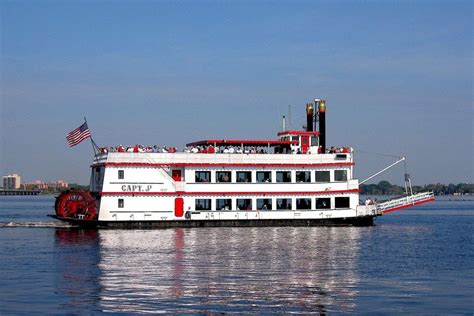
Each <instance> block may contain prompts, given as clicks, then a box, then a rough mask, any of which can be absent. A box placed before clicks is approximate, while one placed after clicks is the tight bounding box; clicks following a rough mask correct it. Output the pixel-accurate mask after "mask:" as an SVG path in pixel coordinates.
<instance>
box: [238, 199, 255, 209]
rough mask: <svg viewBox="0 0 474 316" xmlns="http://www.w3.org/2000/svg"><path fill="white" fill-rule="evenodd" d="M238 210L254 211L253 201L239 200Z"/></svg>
mask: <svg viewBox="0 0 474 316" xmlns="http://www.w3.org/2000/svg"><path fill="white" fill-rule="evenodd" d="M237 209H238V210H247V211H249V210H251V209H252V199H237Z"/></svg>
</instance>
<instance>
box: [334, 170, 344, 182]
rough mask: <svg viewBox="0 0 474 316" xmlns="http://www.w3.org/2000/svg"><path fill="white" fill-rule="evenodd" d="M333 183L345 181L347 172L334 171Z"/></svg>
mask: <svg viewBox="0 0 474 316" xmlns="http://www.w3.org/2000/svg"><path fill="white" fill-rule="evenodd" d="M334 181H347V170H335V171H334Z"/></svg>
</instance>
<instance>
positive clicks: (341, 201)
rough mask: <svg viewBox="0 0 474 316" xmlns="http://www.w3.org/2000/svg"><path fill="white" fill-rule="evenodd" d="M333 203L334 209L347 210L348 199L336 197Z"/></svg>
mask: <svg viewBox="0 0 474 316" xmlns="http://www.w3.org/2000/svg"><path fill="white" fill-rule="evenodd" d="M334 202H335V203H334V204H335V207H336V208H349V198H348V197H337V198H335V201H334Z"/></svg>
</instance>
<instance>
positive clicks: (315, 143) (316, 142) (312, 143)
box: [311, 136, 319, 146]
mask: <svg viewBox="0 0 474 316" xmlns="http://www.w3.org/2000/svg"><path fill="white" fill-rule="evenodd" d="M311 146H319V144H318V138H317V137H316V136H313V137H311Z"/></svg>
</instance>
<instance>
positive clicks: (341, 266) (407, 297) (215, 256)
mask: <svg viewBox="0 0 474 316" xmlns="http://www.w3.org/2000/svg"><path fill="white" fill-rule="evenodd" d="M53 204H54V198H52V197H0V263H1V268H0V314H1V315H4V314H5V315H8V314H28V315H29V314H35V313H36V314H66V313H68V314H84V313H85V314H95V313H97V314H99V313H123V314H130V313H188V314H189V313H202V314H217V313H237V314H242V313H251V314H255V313H281V314H291V313H294V314H310V313H315V314H318V313H326V314H347V313H357V314H400V313H410V314H415V313H416V314H427V315H432V314H470V315H472V313H473V312H474V303H473V301H474V261H473V260H474V259H473V257H474V246H473V229H474V201H448V200H438V201H436V202H435V203H431V204H425V205H423V206H418V207H416V208H412V209H409V210H405V211H401V212H396V213H392V214H390V215H386V216H383V217H381V218H379V219H378V220H377V222H376V223H377V224H376V226H374V227H362V228H356V227H336V228H330V227H309V228H307V227H295V228H292V227H262V228H198V229H196V228H193V229H179V228H178V229H166V230H99V231H95V230H79V229H74V228H68V227H66V225H64V224H58V223H57V222H56V221H55V220H53V219H49V218H48V217H46V214H50V213H52V212H53V209H52V207H53Z"/></svg>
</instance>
